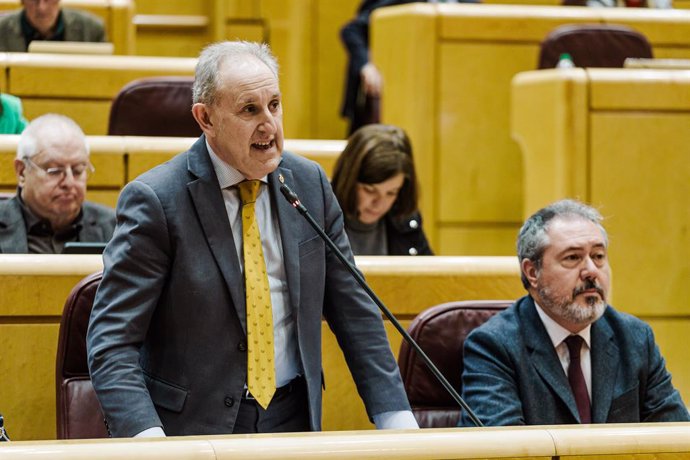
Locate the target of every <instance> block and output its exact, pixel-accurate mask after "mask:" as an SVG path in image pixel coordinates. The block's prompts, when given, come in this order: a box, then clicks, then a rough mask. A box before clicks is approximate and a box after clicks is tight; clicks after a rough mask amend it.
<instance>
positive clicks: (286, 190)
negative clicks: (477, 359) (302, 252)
mask: <svg viewBox="0 0 690 460" xmlns="http://www.w3.org/2000/svg"><path fill="white" fill-rule="evenodd" d="M280 192H281V193H282V194H283V196H284V197H285V199H286V200H287V201H288V202H289V203H290V204H291V205H292V206H293V207H294V208H295V209H297V211H299V213H300V214H302V215H303V216H304V218H305V219H307V222H309V225H311V226H312V227H313V228H314V230H316V233H318V234H319V236H320V237H321V239H323V240H324V241H325V242H326V244H327V245H328V247H329V248H331V250H332V251H333V253H334V254H335V255H336V257H337V258H338V259H339V260H340V262H341V263H342V264H343V265H344V266H345V268H347V270H348V271H349V272H350V274H351V275H352V276H353V278H354V279H355V281H357V284H359V285H360V286H361V287H362V289H364V291H365V292H366V293H367V294H368V295H369V297H370V298H371V300H373V301H374V303H375V304H376V305H377V306H378V307H379V310H381V312H382V313H383V314H384V315H385V316H386V318H388V320H389V321H390V322H391V324H393V326H395V328H396V329H397V330H398V332H399V333H400V335H401V336H402V337H403V339H405V341H406V342H407V343H408V344H410V346H411V347H412V348H413V349H414V350H415V351H416V352H417V354H418V355H419V357H420V358H422V361H424V364H426V365H427V367H428V368H429V370H430V371H431V373H432V374H434V377H436V379H437V380H438V381H439V383H440V384H441V385H443V387H444V388H445V389H446V391H447V392H448V393H449V394H450V395H451V397H452V398H453V399H454V400H455V402H457V403H458V405H459V406H460V407H461V408H462V410H464V411H465V412H466V413H467V416H468V417H469V418H470V420H472V423H474V424H475V426H478V427H481V426H484V424H483V423H482V422H481V421H480V420H479V418H478V417H477V415H476V414H475V413H474V412H473V411H472V409H470V406H468V405H467V403H466V402H465V400H464V399H462V398H461V397H460V395H459V394H458V392H457V391H455V388H453V386H452V385H451V384H450V382H449V381H448V380H447V379H446V378H445V377H444V376H443V374H442V373H441V371H440V370H438V368H437V367H436V365H435V364H434V363H433V362H432V361H431V359H430V358H429V357H428V356H427V355H426V353H424V350H422V348H421V347H420V346H419V344H418V343H417V342H415V340H414V339H413V338H412V337H411V336H410V334H409V333H408V332H407V330H405V328H404V327H403V326H402V324H400V321H398V319H397V318H396V317H395V316H394V315H393V313H391V311H390V310H389V309H388V307H386V306H385V305H384V304H383V302H381V299H379V298H378V296H377V295H376V294H375V293H374V291H373V290H372V289H371V288H370V287H369V285H368V284H367V282H366V281H365V280H364V277H363V276H362V275H361V274H360V273H359V272H358V271H357V269H356V268H355V266H354V265H353V264H351V263H350V261H348V260H347V259H346V258H345V256H344V255H343V253H342V252H341V251H340V249H338V247H337V246H336V245H335V243H334V242H333V240H331V238H330V237H329V236H328V235H327V234H326V232H325V231H324V230H323V229H322V228H321V227H320V226H319V224H318V222H316V221H315V220H314V218H313V217H312V216H311V214H309V211H308V210H307V208H305V207H304V205H303V204H302V202H301V201H300V200H299V197H298V196H297V194H296V193H295V192H293V191H292V190H291V189H290V187H288V186H287V185H286V184H285V183H283V184H282V185H281V186H280Z"/></svg>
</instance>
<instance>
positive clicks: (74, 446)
mask: <svg viewBox="0 0 690 460" xmlns="http://www.w3.org/2000/svg"><path fill="white" fill-rule="evenodd" d="M0 458H2V459H3V460H25V459H31V460H43V459H46V460H47V459H50V460H63V459H64V460H66V459H70V460H71V459H74V458H90V459H97V460H100V459H108V460H127V459H141V458H151V459H153V458H166V459H171V460H178V459H179V460H182V459H185V460H188V459H198V460H226V459H228V460H230V459H232V460H268V459H284V460H303V459H322V458H323V459H338V460H350V459H352V460H362V459H368V460H379V459H381V460H382V459H396V460H398V459H420V460H422V459H423V460H435V459H438V460H440V459H446V460H448V459H468V460H469V459H489V458H493V459H506V460H508V459H520V460H558V459H570V458H573V459H579V460H600V459H602V458H604V459H605V458H615V459H620V460H634V459H640V458H653V459H659V460H665V459H669V460H670V459H674V460H687V459H688V458H690V423H657V424H629V425H622V424H618V425H585V426H575V427H573V426H540V427H536V426H535V427H501V428H480V429H475V428H450V429H448V428H446V429H432V430H406V431H395V430H393V431H375V432H374V431H368V432H357V431H351V432H342V433H335V432H322V433H288V434H269V435H267V434H254V435H235V436H232V435H230V436H195V437H178V438H168V439H158V440H151V439H148V440H147V439H119V440H107V439H104V440H95V441H62V442H13V443H8V445H5V446H3V448H2V449H0Z"/></svg>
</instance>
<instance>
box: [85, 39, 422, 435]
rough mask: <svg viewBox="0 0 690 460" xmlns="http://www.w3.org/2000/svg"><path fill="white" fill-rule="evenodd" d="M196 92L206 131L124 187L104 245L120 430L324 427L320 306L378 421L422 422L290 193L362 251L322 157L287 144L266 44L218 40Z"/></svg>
mask: <svg viewBox="0 0 690 460" xmlns="http://www.w3.org/2000/svg"><path fill="white" fill-rule="evenodd" d="M193 102H194V104H193V107H192V113H193V115H194V118H195V119H196V121H197V122H198V123H199V126H200V127H201V129H202V130H203V132H204V134H203V135H202V136H201V137H200V138H199V140H198V141H197V142H196V143H195V144H194V145H193V146H192V147H191V148H190V149H189V150H188V151H186V152H184V153H182V154H180V155H178V156H176V157H175V158H173V159H172V160H171V161H169V162H167V163H165V164H163V165H161V166H159V167H157V168H154V169H152V170H151V171H149V172H147V173H145V174H143V175H142V176H140V177H139V178H137V179H136V180H134V181H133V182H131V183H130V184H128V185H127V186H126V187H125V188H124V189H123V191H122V194H121V196H120V199H119V202H118V205H117V221H118V225H117V228H116V230H115V234H114V236H113V240H112V241H111V243H110V244H109V245H108V247H107V249H106V251H105V253H104V265H105V269H104V274H103V281H102V283H101V285H100V288H99V290H98V294H97V296H96V300H95V303H94V308H93V312H92V315H91V322H90V326H89V331H88V336H87V347H88V358H89V368H90V371H91V378H92V380H93V385H94V388H95V389H96V393H97V395H98V399H99V401H100V403H101V407H102V408H103V411H104V414H105V417H106V421H107V423H108V425H109V429H110V431H111V433H112V435H113V436H135V435H142V436H147V435H150V436H156V435H159V436H160V435H163V434H166V435H193V434H220V433H252V432H277V431H305V430H319V429H320V427H321V396H322V395H321V389H322V387H323V385H324V381H323V375H322V369H321V319H322V317H324V318H325V319H326V321H327V322H328V324H329V326H330V328H331V329H332V330H333V332H334V333H335V335H336V337H337V339H338V343H339V344H340V346H341V348H342V350H343V353H344V355H345V358H346V360H347V363H348V365H349V368H350V370H351V372H352V374H353V377H354V380H355V383H356V384H357V389H358V391H359V394H360V395H361V397H362V399H363V400H364V403H365V406H366V408H367V412H368V414H369V416H370V418H372V419H373V421H374V422H375V423H376V425H377V427H379V428H409V427H416V422H415V421H414V417H413V416H412V413H411V411H410V408H409V404H408V402H407V398H406V396H405V393H404V390H403V387H402V382H401V379H400V375H399V372H398V368H397V365H396V362H395V360H394V358H393V355H392V353H391V350H390V346H389V344H388V340H387V338H386V335H385V332H384V329H383V322H382V321H381V315H380V313H379V312H378V311H377V309H376V306H375V305H374V304H373V303H372V302H371V301H370V299H369V298H368V297H367V295H366V294H365V293H364V291H363V290H362V289H360V288H359V287H358V286H357V284H356V283H355V281H354V280H353V279H352V278H351V277H350V275H349V273H348V272H347V271H346V269H345V268H344V267H343V266H341V264H340V262H339V261H338V260H337V259H336V257H335V256H334V255H333V253H332V252H331V251H330V250H329V249H328V248H327V247H326V245H325V244H324V242H323V241H322V240H321V239H320V238H319V236H318V235H317V233H316V232H315V231H314V230H313V229H312V228H311V227H310V226H309V224H308V223H307V222H306V221H304V220H302V218H301V217H300V216H299V215H298V213H297V211H296V210H295V209H294V208H293V207H292V206H291V205H290V204H289V203H288V202H287V201H286V200H285V199H284V198H283V196H282V195H281V194H280V191H279V187H280V185H281V183H286V184H288V185H289V186H290V187H291V188H292V189H293V190H294V191H295V192H296V193H297V194H298V195H299V196H300V198H301V201H302V203H303V204H304V205H305V206H306V207H307V208H308V209H309V211H310V213H311V214H312V216H313V217H314V218H315V219H316V221H317V222H319V224H320V225H321V226H322V227H323V228H324V229H325V231H326V233H327V234H328V235H329V236H330V237H331V238H332V239H333V240H334V241H335V243H336V244H337V246H338V247H339V248H340V249H341V250H342V251H343V252H344V253H345V254H346V255H347V257H348V259H350V260H351V261H352V260H353V258H352V252H351V250H350V245H349V243H348V240H347V237H346V234H345V232H344V230H343V216H342V212H341V210H340V208H339V207H338V204H337V202H336V199H335V197H334V195H333V192H332V190H331V187H330V185H329V183H328V180H327V179H326V175H325V174H324V171H323V170H322V169H321V168H320V167H319V166H318V165H317V164H315V163H313V162H311V161H308V160H305V159H303V158H301V157H298V156H296V155H294V154H291V153H289V152H283V128H282V113H283V108H282V102H281V95H280V89H279V85H278V66H277V63H276V61H275V58H274V57H273V56H272V55H271V53H270V51H269V49H268V47H267V46H266V45H258V44H255V43H248V42H222V43H217V44H214V45H211V46H209V47H207V48H206V49H205V50H204V51H203V52H202V54H201V56H200V58H199V62H198V64H197V69H196V79H195V83H194V101H193Z"/></svg>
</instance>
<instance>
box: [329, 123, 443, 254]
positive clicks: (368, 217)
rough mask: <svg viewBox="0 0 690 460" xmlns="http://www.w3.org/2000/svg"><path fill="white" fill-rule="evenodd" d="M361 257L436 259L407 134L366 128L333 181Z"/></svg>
mask: <svg viewBox="0 0 690 460" xmlns="http://www.w3.org/2000/svg"><path fill="white" fill-rule="evenodd" d="M331 184H332V185H333V191H334V192H335V196H336V197H337V198H338V202H339V203H340V206H341V207H342V208H343V213H344V214H345V231H346V232H347V235H348V237H349V238H350V244H351V245H352V251H353V252H354V253H355V254H357V255H433V253H432V251H431V248H430V247H429V242H428V241H427V239H426V236H425V235H424V231H423V230H422V219H421V216H420V215H419V212H418V210H417V195H418V194H417V176H416V174H415V171H414V162H413V159H412V146H411V144H410V140H409V138H408V137H407V134H405V131H403V130H402V129H400V128H398V127H396V126H390V125H379V124H376V125H366V126H363V127H361V128H359V129H358V130H357V131H355V133H354V134H353V135H352V136H351V137H350V139H349V140H348V143H347V146H346V147H345V150H344V151H343V153H342V154H341V155H340V157H339V158H338V161H337V162H336V164H335V171H334V172H333V179H332V181H331Z"/></svg>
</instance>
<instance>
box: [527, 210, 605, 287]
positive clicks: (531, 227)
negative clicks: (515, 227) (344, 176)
mask: <svg viewBox="0 0 690 460" xmlns="http://www.w3.org/2000/svg"><path fill="white" fill-rule="evenodd" d="M573 218H574V219H584V220H589V221H591V222H593V223H594V224H596V226H597V227H599V230H601V233H602V235H603V236H604V242H605V244H606V246H608V235H607V234H606V230H605V229H604V227H603V225H602V224H601V221H602V220H603V217H602V216H601V214H599V211H597V210H596V209H594V208H593V207H591V206H588V205H586V204H584V203H581V202H579V201H576V200H560V201H556V202H555V203H552V204H550V205H548V206H547V207H545V208H542V209H540V210H539V211H537V212H535V213H534V214H532V215H531V216H530V217H529V219H527V220H526V221H525V223H524V224H523V225H522V228H521V229H520V232H519V233H518V239H517V255H518V261H519V262H520V264H522V261H523V260H524V259H529V260H531V261H532V262H533V263H534V265H535V267H536V268H537V270H539V269H540V268H541V262H542V257H543V255H544V251H545V250H546V247H547V246H548V245H549V236H548V235H547V233H546V232H547V231H548V229H549V224H550V222H551V221H552V220H554V219H573ZM520 276H521V279H522V285H523V286H524V287H525V289H529V287H530V285H529V281H528V280H527V277H526V276H525V274H524V273H522V272H521V274H520Z"/></svg>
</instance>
